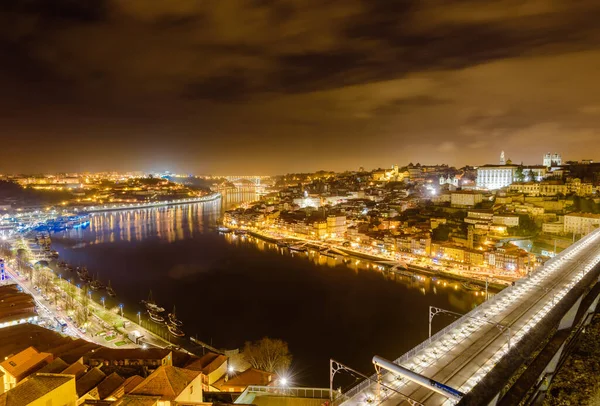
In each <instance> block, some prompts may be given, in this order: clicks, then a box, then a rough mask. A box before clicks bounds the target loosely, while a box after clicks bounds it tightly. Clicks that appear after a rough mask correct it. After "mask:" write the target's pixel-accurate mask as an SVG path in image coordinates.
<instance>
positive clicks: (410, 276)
mask: <svg viewBox="0 0 600 406" xmlns="http://www.w3.org/2000/svg"><path fill="white" fill-rule="evenodd" d="M222 237H223V238H224V239H225V240H226V241H227V242H228V243H230V244H233V245H236V246H238V247H242V246H246V245H250V246H253V247H254V248H256V249H257V250H259V251H263V252H264V251H272V252H277V253H278V254H280V255H285V256H291V257H294V258H297V259H299V260H303V261H308V262H310V263H312V264H314V265H317V266H326V267H329V268H336V267H346V268H349V269H352V270H353V271H354V273H355V274H358V273H359V272H368V271H370V272H376V273H379V274H381V275H382V276H383V277H384V279H386V280H388V281H389V282H393V283H398V284H401V285H404V286H405V287H407V288H409V289H410V290H414V291H417V292H419V293H420V294H421V295H423V296H425V295H430V294H431V295H441V296H444V297H447V299H448V301H449V302H450V303H451V304H452V307H453V308H455V309H459V310H460V311H462V312H465V313H466V312H468V311H470V310H472V309H473V308H475V307H476V306H478V305H479V304H481V303H482V302H483V301H484V300H485V291H484V289H483V288H481V289H478V288H476V287H471V288H470V290H468V289H465V287H464V286H463V284H462V283H461V282H458V281H454V280H449V279H444V278H438V277H431V276H426V275H421V274H418V273H415V272H412V271H400V272H395V271H392V270H391V267H390V266H387V265H383V264H379V263H376V262H373V261H369V260H365V259H359V258H354V257H344V256H342V255H335V254H334V255H331V254H323V253H321V252H320V251H319V250H318V249H316V248H308V247H307V249H306V251H304V252H298V251H294V250H290V249H289V248H287V247H280V246H278V245H277V244H275V243H273V242H268V241H265V240H263V239H261V238H257V237H254V236H251V235H247V234H242V235H237V234H235V233H225V234H222ZM489 295H490V296H491V295H493V293H492V292H489Z"/></svg>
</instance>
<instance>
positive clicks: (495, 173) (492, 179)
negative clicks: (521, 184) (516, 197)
mask: <svg viewBox="0 0 600 406" xmlns="http://www.w3.org/2000/svg"><path fill="white" fill-rule="evenodd" d="M517 168H518V166H517V165H484V166H480V167H479V168H477V187H478V188H480V189H490V190H494V189H500V188H503V187H506V186H509V185H510V184H512V183H513V182H514V180H515V174H516V171H517Z"/></svg>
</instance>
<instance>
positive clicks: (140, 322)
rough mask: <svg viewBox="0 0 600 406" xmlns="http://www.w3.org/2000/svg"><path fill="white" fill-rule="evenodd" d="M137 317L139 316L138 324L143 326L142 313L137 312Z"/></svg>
mask: <svg viewBox="0 0 600 406" xmlns="http://www.w3.org/2000/svg"><path fill="white" fill-rule="evenodd" d="M137 316H138V324H139V325H140V326H141V325H142V312H137Z"/></svg>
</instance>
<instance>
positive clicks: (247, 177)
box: [223, 175, 270, 186]
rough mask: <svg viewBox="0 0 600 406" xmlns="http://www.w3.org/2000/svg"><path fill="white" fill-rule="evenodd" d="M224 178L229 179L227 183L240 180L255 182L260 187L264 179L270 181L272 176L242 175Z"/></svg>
mask: <svg viewBox="0 0 600 406" xmlns="http://www.w3.org/2000/svg"><path fill="white" fill-rule="evenodd" d="M223 178H225V179H227V181H229V182H235V181H238V180H249V181H250V182H253V183H255V184H256V185H257V186H258V185H260V183H261V181H262V180H263V179H269V178H270V176H260V175H259V176H252V175H241V176H223Z"/></svg>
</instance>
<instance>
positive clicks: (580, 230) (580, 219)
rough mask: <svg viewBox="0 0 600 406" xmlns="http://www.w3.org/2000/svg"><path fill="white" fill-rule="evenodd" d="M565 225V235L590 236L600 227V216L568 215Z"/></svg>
mask: <svg viewBox="0 0 600 406" xmlns="http://www.w3.org/2000/svg"><path fill="white" fill-rule="evenodd" d="M564 223H565V233H574V234H589V233H591V232H592V231H594V230H595V229H596V228H598V227H599V226H600V214H590V213H571V214H566V215H565V219H564Z"/></svg>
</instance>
